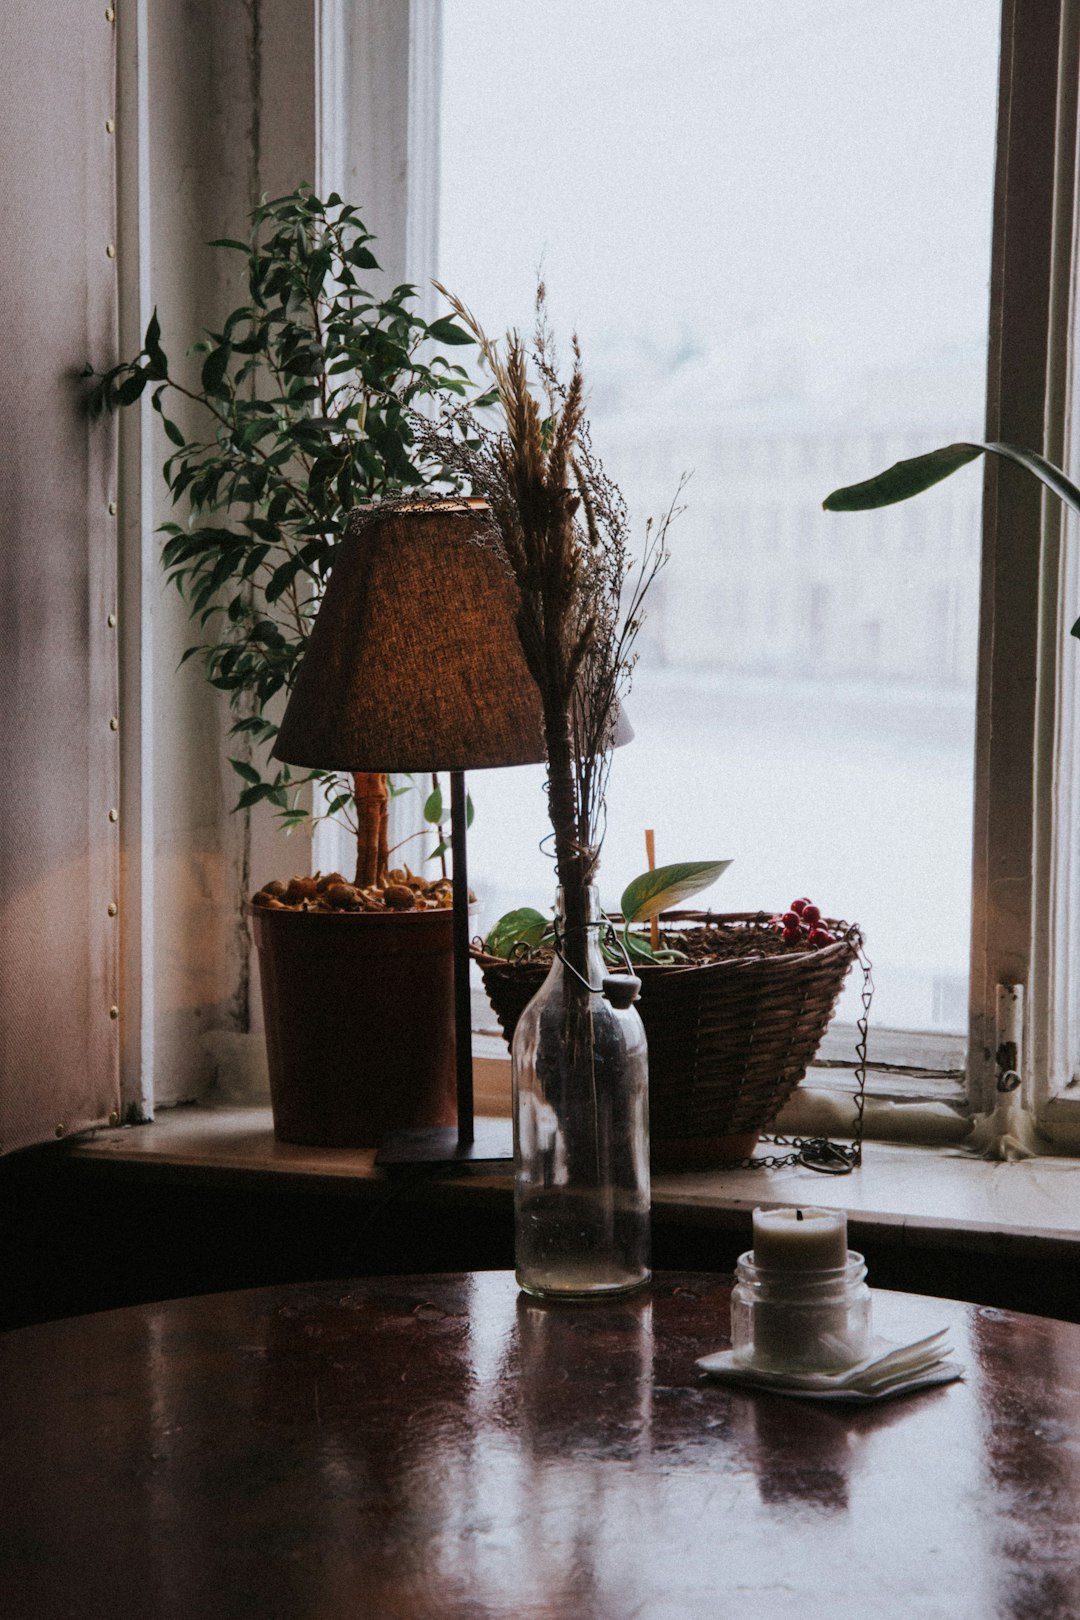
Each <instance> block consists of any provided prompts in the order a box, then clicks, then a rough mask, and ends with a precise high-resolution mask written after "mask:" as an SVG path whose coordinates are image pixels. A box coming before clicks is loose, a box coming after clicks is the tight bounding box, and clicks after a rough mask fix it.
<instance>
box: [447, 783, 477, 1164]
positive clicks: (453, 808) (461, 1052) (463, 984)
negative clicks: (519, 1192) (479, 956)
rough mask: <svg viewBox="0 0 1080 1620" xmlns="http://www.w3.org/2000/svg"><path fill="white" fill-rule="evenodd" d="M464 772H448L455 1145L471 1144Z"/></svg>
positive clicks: (467, 876)
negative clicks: (454, 1063)
mask: <svg viewBox="0 0 1080 1620" xmlns="http://www.w3.org/2000/svg"><path fill="white" fill-rule="evenodd" d="M466 819H467V814H466V798H465V772H464V771H451V772H450V849H451V852H452V854H453V858H454V1056H455V1059H456V1062H457V1117H458V1141H459V1142H462V1143H466V1142H472V1140H473V1134H474V1132H473V1073H472V996H471V993H470V989H469V871H468V864H467V862H466V857H465V823H466Z"/></svg>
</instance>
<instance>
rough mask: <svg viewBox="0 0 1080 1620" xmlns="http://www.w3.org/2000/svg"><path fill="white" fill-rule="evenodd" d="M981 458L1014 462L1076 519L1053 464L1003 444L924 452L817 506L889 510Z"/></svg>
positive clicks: (1070, 493)
mask: <svg viewBox="0 0 1080 1620" xmlns="http://www.w3.org/2000/svg"><path fill="white" fill-rule="evenodd" d="M986 452H989V453H990V454H992V455H995V456H1001V457H1002V458H1003V459H1004V460H1006V461H1012V462H1015V463H1016V465H1017V466H1018V467H1023V468H1025V469H1026V471H1027V472H1029V473H1033V474H1034V476H1035V477H1036V478H1038V479H1039V480H1040V481H1041V482H1042V483H1043V484H1045V485H1046V488H1047V489H1048V490H1050V491H1051V493H1052V494H1054V495H1056V496H1057V498H1058V500H1060V501H1062V502H1064V504H1065V505H1066V506H1068V507H1071V509H1072V510H1073V511H1074V512H1075V513H1077V515H1078V516H1080V489H1078V488H1077V486H1076V485H1075V484H1074V483H1073V482H1072V479H1071V478H1067V477H1066V476H1065V474H1064V473H1063V472H1062V470H1061V468H1060V467H1055V466H1054V463H1053V462H1052V461H1047V460H1046V459H1045V457H1043V456H1040V455H1037V454H1036V453H1035V451H1034V450H1024V449H1022V448H1021V447H1020V446H1019V445H1015V444H1002V443H992V444H967V443H963V442H961V443H957V444H947V445H944V446H943V447H942V448H941V449H940V450H930V451H928V453H927V454H926V455H924V456H912V457H911V458H910V459H908V460H906V461H897V462H896V463H895V464H894V465H893V466H891V467H888V468H886V470H885V471H884V472H882V473H878V474H877V476H876V477H874V478H867V479H865V480H864V481H863V482H862V483H861V484H848V485H846V486H845V487H844V488H843V489H834V490H833V492H832V494H831V495H827V496H826V497H825V499H824V501H823V502H822V505H823V506H824V508H825V510H826V511H827V512H866V511H869V510H870V509H871V508H873V507H876V506H891V505H892V504H893V503H894V502H895V501H906V500H908V499H909V498H910V497H911V496H912V495H921V493H922V491H923V490H924V489H929V488H930V487H931V485H933V484H938V483H940V482H941V480H942V479H943V478H948V477H949V475H950V474H951V473H954V472H956V471H957V469H958V468H960V467H964V466H966V465H967V463H968V462H969V461H974V460H975V459H976V457H977V456H981V455H983V454H984V453H986ZM1070 634H1071V635H1074V636H1078V637H1080V619H1077V620H1076V622H1075V624H1074V625H1073V627H1072V630H1071V631H1070Z"/></svg>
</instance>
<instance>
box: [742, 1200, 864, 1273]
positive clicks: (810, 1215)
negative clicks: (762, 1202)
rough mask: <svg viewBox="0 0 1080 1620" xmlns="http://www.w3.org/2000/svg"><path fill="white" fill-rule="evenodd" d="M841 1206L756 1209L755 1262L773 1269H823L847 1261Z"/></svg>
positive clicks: (845, 1235) (845, 1222)
mask: <svg viewBox="0 0 1080 1620" xmlns="http://www.w3.org/2000/svg"><path fill="white" fill-rule="evenodd" d="M847 1255H848V1246H847V1215H846V1214H845V1213H844V1211H843V1210H842V1209H755V1211H754V1265H755V1266H759V1267H762V1268H763V1269H765V1270H771V1271H823V1270H825V1269H826V1268H828V1267H836V1266H844V1265H846V1264H847Z"/></svg>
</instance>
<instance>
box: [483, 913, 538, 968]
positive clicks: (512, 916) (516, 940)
mask: <svg viewBox="0 0 1080 1620" xmlns="http://www.w3.org/2000/svg"><path fill="white" fill-rule="evenodd" d="M550 930H551V919H550V917H545V916H543V915H542V914H541V913H540V912H539V911H535V910H534V909H533V907H532V906H519V907H518V909H517V910H516V911H508V912H506V913H505V914H504V915H503V916H502V917H500V918H499V920H498V922H497V923H494V924H493V925H492V927H491V929H490V930H489V932H488V936H487V938H486V939H485V941H484V949H485V951H487V953H488V955H489V956H505V957H509V956H510V954H511V952H512V951H513V950H514V947H515V946H517V945H525V946H527V947H528V949H529V950H530V951H535V950H538V949H539V947H540V946H541V945H542V944H543V942H544V935H545V934H547V933H549V932H550Z"/></svg>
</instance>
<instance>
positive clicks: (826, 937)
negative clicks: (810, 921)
mask: <svg viewBox="0 0 1080 1620" xmlns="http://www.w3.org/2000/svg"><path fill="white" fill-rule="evenodd" d="M806 943H807V944H808V945H835V944H836V935H835V934H830V933H829V931H828V929H826V928H814V929H812V930H811V933H810V938H809V939H808V940H807V942H806Z"/></svg>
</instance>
